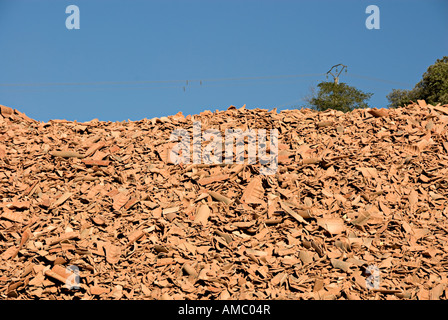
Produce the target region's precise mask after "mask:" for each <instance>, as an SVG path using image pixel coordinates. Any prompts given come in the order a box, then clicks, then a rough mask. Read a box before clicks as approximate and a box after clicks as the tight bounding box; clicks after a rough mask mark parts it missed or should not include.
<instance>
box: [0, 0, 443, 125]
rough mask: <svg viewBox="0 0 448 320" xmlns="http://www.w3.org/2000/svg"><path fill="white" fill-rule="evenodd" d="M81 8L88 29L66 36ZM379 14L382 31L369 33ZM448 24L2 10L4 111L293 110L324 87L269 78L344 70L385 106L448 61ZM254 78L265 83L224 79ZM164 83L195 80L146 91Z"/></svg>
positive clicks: (292, 5)
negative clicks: (391, 95) (393, 93)
mask: <svg viewBox="0 0 448 320" xmlns="http://www.w3.org/2000/svg"><path fill="white" fill-rule="evenodd" d="M71 4H73V5H77V6H78V7H79V9H80V29H79V30H68V29H67V28H66V26H65V21H66V18H67V17H68V16H69V14H66V13H65V9H66V7H67V6H68V5H71ZM370 4H374V5H377V6H378V7H379V9H380V29H379V30H368V29H367V28H366V26H365V21H366V19H367V17H368V16H369V15H368V14H366V13H365V10H366V7H367V6H368V5H370ZM447 17H448V1H447V0H425V1H423V0H419V1H415V0H401V1H398V0H387V1H385V0H384V1H379V0H369V1H364V0H350V1H349V0H341V1H334V0H332V1H325V0H314V1H311V0H294V1H293V0H289V1H288V0H276V1H274V0H219V1H218V0H207V1H205V0H202V1H199V0H182V1H180V0H179V1H171V0H163V1H162V0H157V1H155V0H154V1H149V0H148V1H138V0H108V1H106V0H104V1H100V0H86V1H82V0H71V1H64V0H53V1H50V0H38V1H37V0H36V1H32V0H0V44H1V46H0V104H3V105H7V106H10V107H12V108H15V109H18V110H20V111H22V112H25V113H26V114H27V115H28V116H30V117H32V118H34V119H37V120H41V121H48V120H49V119H67V120H78V121H88V120H91V119H94V118H98V119H99V120H104V121H123V120H127V119H130V120H140V119H143V118H153V117H160V116H163V115H172V114H176V113H177V112H178V111H182V112H183V113H184V114H185V115H187V114H197V113H199V112H201V111H203V110H211V111H214V110H217V109H218V110H225V109H227V107H228V106H230V105H232V104H233V105H235V106H237V107H239V106H242V105H243V104H246V105H247V107H248V108H256V107H261V108H268V109H271V108H273V107H279V109H284V108H291V106H293V105H303V104H304V102H303V101H302V99H303V98H304V97H305V96H306V95H308V94H309V93H310V88H311V87H315V86H316V85H317V84H318V83H319V82H320V81H323V80H325V76H324V75H323V76H322V75H321V76H307V77H295V78H274V79H269V77H271V76H283V75H302V74H304V75H306V74H325V73H326V72H327V71H328V70H329V69H330V68H331V66H333V65H335V64H338V63H342V64H345V65H347V66H348V73H347V74H345V73H343V74H342V75H341V80H340V81H341V82H345V83H348V84H349V85H353V86H355V87H357V88H359V89H361V90H363V91H366V92H372V93H374V95H373V97H372V98H371V100H370V105H371V106H372V107H385V106H387V99H386V95H387V94H388V93H389V92H390V91H391V89H392V88H406V89H410V88H412V87H413V86H414V85H415V84H416V83H417V82H418V81H419V80H420V79H421V76H422V74H423V73H424V72H425V71H426V69H427V67H428V66H429V65H431V64H433V63H434V62H435V61H436V59H438V58H442V57H443V56H444V55H448V19H447ZM244 77H260V79H245V80H244V79H243V80H219V79H227V78H244ZM363 77H367V78H368V79H367V78H363ZM371 78H375V79H381V80H382V81H378V80H372V79H371ZM200 79H202V80H204V81H203V82H202V85H200V83H199V81H193V80H200ZM207 79H218V80H219V81H207ZM330 79H332V78H330ZM165 80H190V81H189V83H188V85H187V84H186V82H185V81H177V82H176V81H172V82H148V83H138V81H165ZM101 82H106V83H105V84H104V83H103V84H101ZM107 82H124V83H122V84H114V83H107ZM48 83H53V84H55V83H56V84H63V85H42V84H48ZM73 83H81V84H83V83H84V85H64V84H73ZM10 84H16V85H15V86H10ZM20 84H31V85H25V86H21V85H20ZM184 86H185V91H184V88H183V87H184Z"/></svg>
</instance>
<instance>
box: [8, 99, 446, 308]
mask: <svg viewBox="0 0 448 320" xmlns="http://www.w3.org/2000/svg"><path fill="white" fill-rule="evenodd" d="M195 121H199V122H200V123H201V130H202V132H204V131H205V130H218V131H220V133H221V135H222V136H223V137H224V133H225V131H226V130H227V129H242V130H246V129H253V130H258V129H265V130H267V131H269V129H274V128H276V129H278V130H279V136H278V152H279V153H278V168H277V170H276V172H274V174H272V175H266V176H265V175H261V174H260V172H261V165H262V164H261V163H260V162H259V159H258V157H257V158H256V160H255V161H254V162H251V163H249V161H248V160H249V152H248V150H244V153H243V154H242V156H243V159H244V161H245V163H223V164H215V163H214V164H206V163H186V164H175V161H174V160H175V159H172V158H170V156H171V155H170V153H169V151H170V150H171V149H172V148H173V146H174V145H175V144H174V143H173V141H170V140H169V139H170V136H171V133H172V132H173V130H175V129H183V130H185V131H184V132H187V133H189V134H190V139H191V138H194V136H193V134H196V135H198V132H197V131H196V129H195V130H193V128H194V127H193V122H195ZM245 143H246V142H245ZM201 147H202V148H205V147H207V144H204V145H202V146H201ZM266 147H267V148H266V149H267V150H268V151H267V153H269V150H270V149H269V148H270V142H267V145H266ZM235 149H236V147H235ZM204 150H205V149H204ZM201 151H202V150H201ZM447 175H448V105H441V104H438V105H431V104H429V103H427V102H426V101H424V100H419V101H417V102H416V103H411V104H409V105H408V106H406V107H403V108H394V109H376V108H372V109H355V110H353V111H351V112H347V113H343V112H340V111H336V110H326V111H324V112H317V111H315V110H310V109H300V110H284V111H281V112H278V111H277V110H276V109H273V110H265V109H259V108H256V109H249V108H246V107H244V108H240V107H235V106H232V107H230V108H228V109H225V110H222V111H215V112H212V111H209V110H205V111H204V112H201V113H199V114H196V115H186V116H183V115H182V114H181V113H178V114H176V115H172V116H171V115H167V116H162V117H159V118H155V119H142V120H139V121H123V122H103V121H99V120H97V119H93V120H91V121H88V122H84V123H79V122H72V121H67V120H51V121H49V122H39V121H35V120H33V119H30V118H28V117H27V116H26V115H24V114H23V113H21V112H19V111H17V110H15V109H12V108H10V107H6V106H0V194H1V195H2V197H1V201H0V270H1V271H0V296H1V297H2V298H3V299H15V300H34V299H40V300H72V299H74V300H81V299H82V300H110V299H122V300H138V299H157V300H168V299H170V300H172V299H174V300H198V299H202V300H241V299H250V300H316V299H333V300H429V299H433V300H447V299H448V291H447V290H448V281H447V277H446V275H447V274H448V264H447V263H446V261H447V260H448V254H447V253H446V251H447V250H446V243H448V218H447V217H448V209H447V208H448V187H447V183H446V177H447ZM75 267H76V268H78V270H79V275H76V274H75V272H74V270H76V269H74V268H75ZM371 275H373V277H370V276H371ZM75 276H79V277H78V280H79V282H80V283H79V288H78V289H70V288H69V286H67V285H68V284H70V282H72V280H73V278H74V277H75ZM375 279H378V280H379V283H375V282H374V281H373V280H375ZM369 281H370V282H369Z"/></svg>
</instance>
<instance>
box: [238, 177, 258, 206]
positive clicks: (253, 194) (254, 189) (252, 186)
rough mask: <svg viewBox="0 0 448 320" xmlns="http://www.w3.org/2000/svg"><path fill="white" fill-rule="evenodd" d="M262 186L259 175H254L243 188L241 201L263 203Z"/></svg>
mask: <svg viewBox="0 0 448 320" xmlns="http://www.w3.org/2000/svg"><path fill="white" fill-rule="evenodd" d="M263 196H264V188H263V185H262V182H261V179H260V178H259V177H255V178H253V179H252V180H251V182H250V183H249V184H248V185H247V186H246V189H244V192H243V195H242V196H241V199H240V200H241V201H242V202H244V203H247V204H249V203H263V200H262V199H263Z"/></svg>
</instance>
